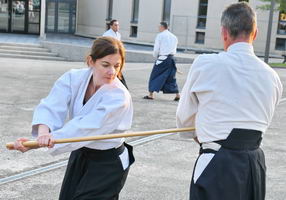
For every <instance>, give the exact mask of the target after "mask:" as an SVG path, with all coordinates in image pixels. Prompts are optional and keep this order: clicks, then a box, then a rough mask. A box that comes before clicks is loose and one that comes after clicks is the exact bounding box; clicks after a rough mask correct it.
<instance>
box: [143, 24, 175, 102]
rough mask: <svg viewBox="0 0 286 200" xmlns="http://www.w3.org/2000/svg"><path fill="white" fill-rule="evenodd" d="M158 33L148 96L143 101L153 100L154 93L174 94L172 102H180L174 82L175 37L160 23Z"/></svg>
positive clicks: (165, 25)
mask: <svg viewBox="0 0 286 200" xmlns="http://www.w3.org/2000/svg"><path fill="white" fill-rule="evenodd" d="M159 31H160V33H159V34H158V35H157V36H156V39H155V45H154V50H153V56H154V57H155V58H156V61H155V64H154V66H153V69H152V72H151V75H150V78H149V85H148V90H149V95H147V96H144V97H143V99H149V100H153V99H154V92H159V91H163V93H173V94H176V96H175V98H174V101H179V100H180V94H179V89H178V85H177V81H176V72H177V67H176V63H175V60H174V55H175V54H176V52H177V44H178V39H177V37H176V36H175V35H174V34H173V33H171V32H170V31H169V30H168V24H167V23H166V22H161V23H160V26H159Z"/></svg>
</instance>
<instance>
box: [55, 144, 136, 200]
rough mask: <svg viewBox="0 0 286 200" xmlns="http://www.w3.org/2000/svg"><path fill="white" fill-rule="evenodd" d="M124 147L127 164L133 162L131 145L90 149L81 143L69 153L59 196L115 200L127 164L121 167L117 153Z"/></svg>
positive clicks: (76, 199)
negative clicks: (126, 154)
mask: <svg viewBox="0 0 286 200" xmlns="http://www.w3.org/2000/svg"><path fill="white" fill-rule="evenodd" d="M125 147H127V149H128V154H129V166H130V165H131V164H132V163H133V162H134V157H133V153H132V146H130V145H128V144H126V143H124V145H122V146H121V147H119V148H117V149H109V150H94V149H89V148H86V147H83V148H81V149H78V150H75V151H73V152H72V153H71V156H70V158H69V162H68V166H67V170H66V174H65V178H64V180H63V184H62V188H61V193H60V198H59V200H117V199H119V192H120V191H121V189H122V188H123V186H124V184H125V181H126V178H127V175H128V171H129V167H128V168H127V169H125V170H123V167H122V163H121V160H120V157H119V155H120V154H121V153H122V152H123V151H124V149H125Z"/></svg>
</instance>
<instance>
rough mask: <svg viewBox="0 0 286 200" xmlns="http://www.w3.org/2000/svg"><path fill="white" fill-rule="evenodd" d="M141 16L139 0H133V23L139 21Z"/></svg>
mask: <svg viewBox="0 0 286 200" xmlns="http://www.w3.org/2000/svg"><path fill="white" fill-rule="evenodd" d="M138 16H139V0H133V10H132V19H131V22H132V23H138Z"/></svg>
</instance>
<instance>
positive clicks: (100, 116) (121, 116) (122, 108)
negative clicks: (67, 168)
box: [50, 89, 132, 155]
mask: <svg viewBox="0 0 286 200" xmlns="http://www.w3.org/2000/svg"><path fill="white" fill-rule="evenodd" d="M90 100H92V99H90ZM90 109H91V110H90V112H88V113H86V114H84V115H79V116H76V117H75V118H73V119H72V120H70V121H69V122H68V123H66V124H65V125H64V127H62V128H61V129H59V130H56V131H53V132H52V137H53V138H54V139H62V138H73V137H86V136H95V135H103V134H108V133H112V132H114V131H115V130H117V129H118V127H119V125H120V123H121V122H122V120H126V121H128V122H129V121H131V120H132V119H125V118H126V116H132V115H128V114H126V113H127V112H132V109H131V98H127V96H126V94H125V93H124V92H123V91H122V90H120V89H117V90H116V91H115V92H105V93H104V94H103V95H102V96H101V100H100V102H99V103H98V104H96V105H94V106H93V107H91V108H90ZM91 142H93V141H91ZM91 142H77V143H65V144H56V145H55V146H54V148H52V149H50V153H51V154H52V155H56V154H59V153H64V152H69V151H73V150H76V149H79V148H81V147H83V146H85V145H88V144H89V143H91Z"/></svg>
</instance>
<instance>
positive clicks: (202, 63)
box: [176, 55, 214, 138]
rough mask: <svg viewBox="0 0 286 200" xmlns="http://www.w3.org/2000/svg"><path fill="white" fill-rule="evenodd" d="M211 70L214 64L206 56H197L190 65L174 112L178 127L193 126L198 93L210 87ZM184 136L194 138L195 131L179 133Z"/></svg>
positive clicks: (197, 104) (200, 93) (202, 92)
mask: <svg viewBox="0 0 286 200" xmlns="http://www.w3.org/2000/svg"><path fill="white" fill-rule="evenodd" d="M212 70H214V66H213V65H212V62H211V61H210V60H209V59H208V57H206V56H203V55H202V56H199V57H198V58H197V59H195V61H194V63H193V64H192V66H191V69H190V71H189V74H188V77H187V80H186V82H185V84H184V87H183V89H182V92H181V98H180V101H179V104H178V107H177V112H176V123H177V127H178V128H183V127H194V126H195V124H196V114H197V112H198V107H199V95H203V94H204V93H205V92H207V91H208V90H210V89H211V86H210V85H211V84H208V82H211V83H212V79H213V77H212V74H213V73H212V72H211V71H212ZM180 135H181V136H182V137H184V138H195V137H196V133H195V132H191V133H188V132H186V133H181V134H180Z"/></svg>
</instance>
